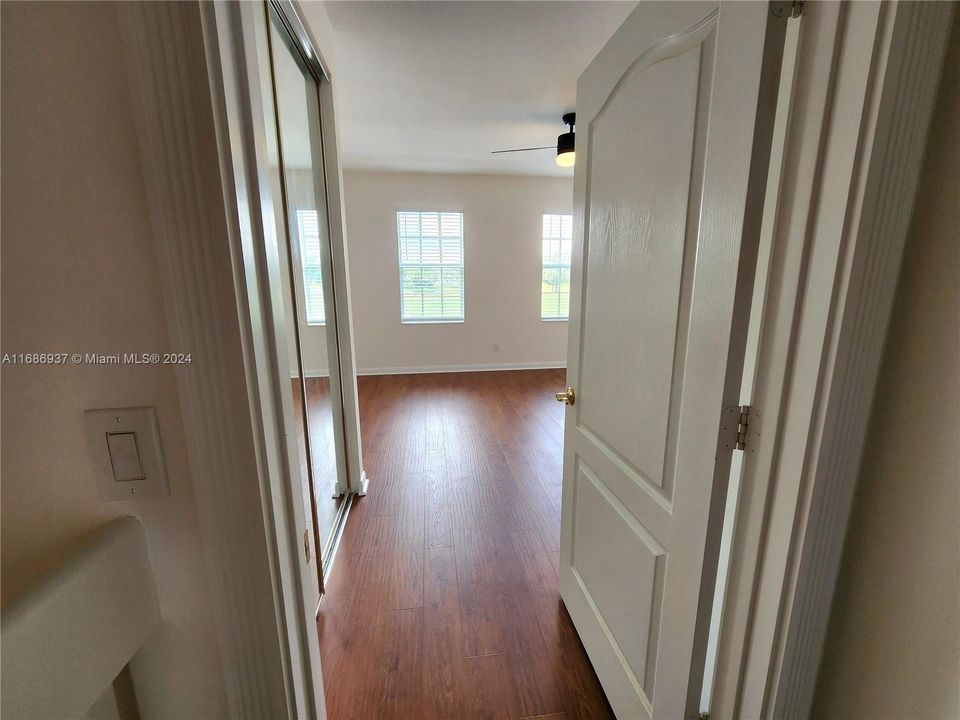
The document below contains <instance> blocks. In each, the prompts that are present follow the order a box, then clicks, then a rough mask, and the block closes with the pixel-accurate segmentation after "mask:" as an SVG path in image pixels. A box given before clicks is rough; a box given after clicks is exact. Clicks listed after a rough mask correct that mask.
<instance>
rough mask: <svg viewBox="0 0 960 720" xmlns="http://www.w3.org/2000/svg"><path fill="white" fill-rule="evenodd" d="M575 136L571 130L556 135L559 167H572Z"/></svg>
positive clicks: (574, 154) (574, 155)
mask: <svg viewBox="0 0 960 720" xmlns="http://www.w3.org/2000/svg"><path fill="white" fill-rule="evenodd" d="M575 137H576V136H575V133H574V132H573V131H570V132H565V133H563V134H562V135H560V136H559V137H557V165H559V166H560V167H573V164H574V159H575V157H576V153H575V152H574V147H575V146H576V142H575Z"/></svg>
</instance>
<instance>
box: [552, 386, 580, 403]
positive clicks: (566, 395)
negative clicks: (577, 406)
mask: <svg viewBox="0 0 960 720" xmlns="http://www.w3.org/2000/svg"><path fill="white" fill-rule="evenodd" d="M555 397H556V398H557V402H562V403H563V404H564V405H573V403H575V402H576V401H577V394H576V393H575V392H574V391H573V388H572V387H568V388H567V391H566V392H562V393H557V394H556V396H555Z"/></svg>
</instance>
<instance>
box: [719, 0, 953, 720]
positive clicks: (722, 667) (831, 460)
mask: <svg viewBox="0 0 960 720" xmlns="http://www.w3.org/2000/svg"><path fill="white" fill-rule="evenodd" d="M952 12H953V7H952V4H948V3H909V2H896V3H879V2H864V3H844V4H840V3H829V2H816V1H813V0H811V1H808V2H807V3H806V4H805V6H804V14H803V16H802V18H801V23H802V25H801V35H800V43H799V48H800V50H799V57H798V62H797V71H796V81H795V94H794V99H793V112H792V114H791V117H790V120H789V126H788V129H787V135H786V150H785V159H784V165H783V168H784V169H783V176H782V182H781V195H780V199H779V205H778V208H777V219H776V226H775V231H774V242H773V252H772V256H771V269H770V274H769V278H770V279H769V285H768V287H767V291H766V296H765V299H764V305H763V309H762V312H763V323H762V329H761V333H760V346H759V354H758V362H757V378H756V385H755V390H754V397H753V402H752V404H753V406H755V407H756V408H757V409H758V410H759V411H760V412H761V414H762V416H763V417H764V428H763V433H762V434H761V437H760V441H759V442H758V443H757V447H756V452H755V453H753V454H751V455H750V456H749V458H748V460H747V462H746V465H745V470H744V476H743V482H742V487H741V496H740V501H739V507H738V511H737V513H738V514H737V519H736V526H735V530H734V537H733V547H732V555H731V564H730V571H729V581H728V594H727V599H726V603H725V605H724V609H723V616H722V621H721V630H720V633H721V637H720V643H719V649H718V659H717V678H716V683H715V690H714V698H713V704H712V706H711V715H712V716H713V717H715V718H734V717H745V718H771V717H776V718H806V717H807V716H808V715H809V712H810V708H811V704H812V700H813V694H814V690H815V685H816V680H817V673H818V671H819V666H820V658H821V655H822V651H823V641H824V637H825V634H826V629H827V623H828V620H829V614H830V609H831V604H832V600H833V592H834V588H835V585H836V578H837V573H838V568H839V563H840V559H841V554H842V550H843V541H844V536H845V534H846V528H847V523H848V517H849V512H850V505H851V502H852V497H853V491H854V488H855V485H856V480H857V475H858V469H859V466H860V459H861V458H860V456H861V452H862V448H863V442H864V437H865V433H866V428H867V423H868V420H869V412H870V407H871V403H872V400H873V394H874V387H875V384H876V379H877V372H878V368H879V364H880V359H881V356H882V351H883V344H884V338H885V335H886V329H887V325H888V321H889V317H890V311H891V307H892V302H893V295H894V290H895V288H896V283H897V277H898V274H899V267H900V257H901V253H902V250H903V245H904V242H905V239H906V235H907V230H908V225H909V221H910V217H911V214H912V209H913V205H914V200H915V193H916V187H917V180H918V176H919V171H920V167H921V163H922V156H923V151H924V148H925V145H926V137H927V130H928V128H929V125H930V119H931V115H932V110H933V105H934V100H935V95H936V88H937V83H938V78H939V75H940V68H941V65H942V62H943V55H944V48H945V44H946V39H947V33H948V31H949V27H950V16H951V13H952Z"/></svg>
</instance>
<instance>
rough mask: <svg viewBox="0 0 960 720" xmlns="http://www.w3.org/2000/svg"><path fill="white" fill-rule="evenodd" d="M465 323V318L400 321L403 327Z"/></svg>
mask: <svg viewBox="0 0 960 720" xmlns="http://www.w3.org/2000/svg"><path fill="white" fill-rule="evenodd" d="M462 322H464V319H463V318H460V319H459V320H404V319H403V318H401V319H400V324H401V325H451V324H457V323H462Z"/></svg>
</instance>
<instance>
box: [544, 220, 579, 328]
mask: <svg viewBox="0 0 960 720" xmlns="http://www.w3.org/2000/svg"><path fill="white" fill-rule="evenodd" d="M552 217H560V218H570V221H569V224H570V237H569V238H564V237H563V231H562V230H561V234H560V237H558V238H554V237H547V235H546V233H545V232H544V226H545V224H546V219H547V218H552ZM562 222H563V221H562V220H561V224H562ZM547 240H559V242H560V258H561V262H559V263H548V262H546V258H545V256H544V254H543V243H544V242H546V241H547ZM564 240H566V241H567V242H568V243H569V245H570V252H569V253H568V257H569V258H570V259H572V257H573V215H572V214H571V213H562V212H545V213H543V215H542V216H541V218H540V293H539V307H540V320H541V321H543V322H567V321H568V320H569V319H570V292H569V291H567V314H566V315H552V316H546V317H545V316H544V314H543V295H544V293H543V274H544V273H545V272H546V271H547V270H559V271H560V272H563V271H564V270H566V271H567V277H568V283H569V277H570V265H571V262H570V260H568V261H567V263H565V264H564V263H563V262H562V259H563V243H564ZM555 294H556V296H557V298H558V303H559V297H560V295H561V293H560V291H559V290H558V291H557V292H556V293H555ZM558 310H559V304H558Z"/></svg>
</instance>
